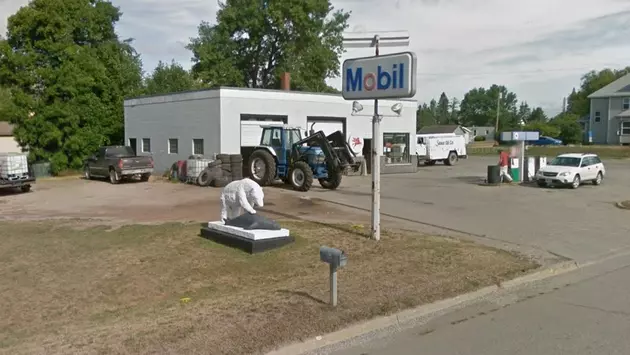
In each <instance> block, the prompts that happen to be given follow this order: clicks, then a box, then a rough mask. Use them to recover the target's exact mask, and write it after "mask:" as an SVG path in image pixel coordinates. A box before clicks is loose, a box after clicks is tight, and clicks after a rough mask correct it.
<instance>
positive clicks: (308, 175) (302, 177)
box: [289, 161, 313, 191]
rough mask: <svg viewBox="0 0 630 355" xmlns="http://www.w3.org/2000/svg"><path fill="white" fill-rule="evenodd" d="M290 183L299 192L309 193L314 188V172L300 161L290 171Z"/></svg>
mask: <svg viewBox="0 0 630 355" xmlns="http://www.w3.org/2000/svg"><path fill="white" fill-rule="evenodd" d="M289 183H290V184H291V186H293V189H294V190H297V191H308V190H310V189H311V186H313V170H311V167H310V166H309V165H308V164H307V163H306V162H303V161H298V162H296V163H295V164H293V166H292V167H291V170H289Z"/></svg>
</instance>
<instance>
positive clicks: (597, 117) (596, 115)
mask: <svg viewBox="0 0 630 355" xmlns="http://www.w3.org/2000/svg"><path fill="white" fill-rule="evenodd" d="M601 120H602V113H601V112H599V111H597V112H595V122H601Z"/></svg>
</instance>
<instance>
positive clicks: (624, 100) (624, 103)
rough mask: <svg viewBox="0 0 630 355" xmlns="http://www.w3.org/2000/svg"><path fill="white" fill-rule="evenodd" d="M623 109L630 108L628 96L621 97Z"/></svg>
mask: <svg viewBox="0 0 630 355" xmlns="http://www.w3.org/2000/svg"><path fill="white" fill-rule="evenodd" d="M623 109H624V110H628V109H630V97H626V98H624V99H623Z"/></svg>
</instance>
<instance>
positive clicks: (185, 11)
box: [0, 0, 630, 114]
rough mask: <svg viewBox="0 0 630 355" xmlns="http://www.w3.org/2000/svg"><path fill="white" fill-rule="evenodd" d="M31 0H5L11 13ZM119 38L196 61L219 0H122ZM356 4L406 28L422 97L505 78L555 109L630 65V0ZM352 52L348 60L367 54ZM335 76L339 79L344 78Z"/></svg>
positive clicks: (359, 25) (352, 2) (368, 21)
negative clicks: (194, 47) (583, 84)
mask: <svg viewBox="0 0 630 355" xmlns="http://www.w3.org/2000/svg"><path fill="white" fill-rule="evenodd" d="M26 3H27V0H0V14H2V18H0V32H1V33H4V32H5V30H6V19H5V16H4V15H5V14H7V15H10V14H13V13H14V12H15V11H16V10H17V9H18V8H19V7H20V6H22V5H24V4H26ZM114 3H115V4H116V5H117V6H120V8H121V10H122V12H123V17H122V21H121V22H120V24H119V26H118V30H119V33H120V36H121V37H122V38H128V37H132V38H134V39H135V42H134V43H135V47H136V49H137V50H138V51H139V52H140V53H141V54H142V57H143V61H144V65H145V70H147V71H150V70H151V69H152V68H154V67H155V65H156V64H157V62H158V61H159V60H165V61H170V60H171V59H175V60H177V61H179V62H180V63H182V64H183V65H184V66H185V67H190V57H191V55H190V53H189V52H188V51H187V50H186V49H185V48H184V46H185V45H186V43H188V40H189V38H190V37H192V36H195V35H196V33H197V25H198V24H199V23H200V22H201V21H202V20H208V21H210V22H214V19H215V11H216V9H217V3H216V1H213V0H125V1H123V0H116V1H114ZM333 4H334V5H335V7H336V8H343V9H345V10H351V11H352V16H351V17H350V29H349V30H353V31H361V30H368V31H379V30H380V31H387V30H407V31H409V33H410V35H411V44H410V47H409V48H388V49H384V50H383V51H382V53H383V54H384V53H387V52H398V51H403V50H411V51H414V52H415V53H416V55H417V57H418V94H417V97H416V98H417V99H418V101H419V102H428V101H430V100H431V98H437V97H438V96H439V95H440V93H441V92H443V91H445V92H446V93H447V94H448V96H449V97H452V96H456V97H458V98H460V99H461V97H462V96H463V95H464V93H465V92H466V91H468V90H469V89H471V88H473V87H479V86H488V85H491V84H494V83H496V84H502V85H506V86H507V87H508V88H509V89H510V90H512V91H514V92H515V93H516V94H517V95H518V97H519V98H520V99H521V100H525V101H527V102H528V103H529V104H530V105H540V106H542V107H543V108H545V110H547V111H548V113H549V114H555V113H557V112H558V111H559V110H560V109H561V106H562V98H563V97H564V96H566V95H567V94H568V93H570V92H571V89H572V88H573V87H574V86H578V85H579V82H580V77H581V75H582V74H584V73H585V72H587V71H589V70H591V69H602V68H604V67H612V68H621V67H625V66H626V65H630V40H629V38H630V0H597V1H595V0H333ZM370 54H371V51H370V50H356V49H353V50H350V51H348V52H347V53H346V54H345V55H344V56H343V58H342V60H343V59H346V58H350V57H359V56H366V55H370ZM330 84H331V85H333V86H336V87H337V88H339V87H340V80H339V79H337V80H331V81H330Z"/></svg>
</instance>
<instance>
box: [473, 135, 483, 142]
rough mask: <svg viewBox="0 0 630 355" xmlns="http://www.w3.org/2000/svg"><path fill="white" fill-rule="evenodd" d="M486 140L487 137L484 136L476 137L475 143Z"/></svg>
mask: <svg viewBox="0 0 630 355" xmlns="http://www.w3.org/2000/svg"><path fill="white" fill-rule="evenodd" d="M485 140H486V137H484V136H477V137H475V142H483V141H485Z"/></svg>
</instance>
